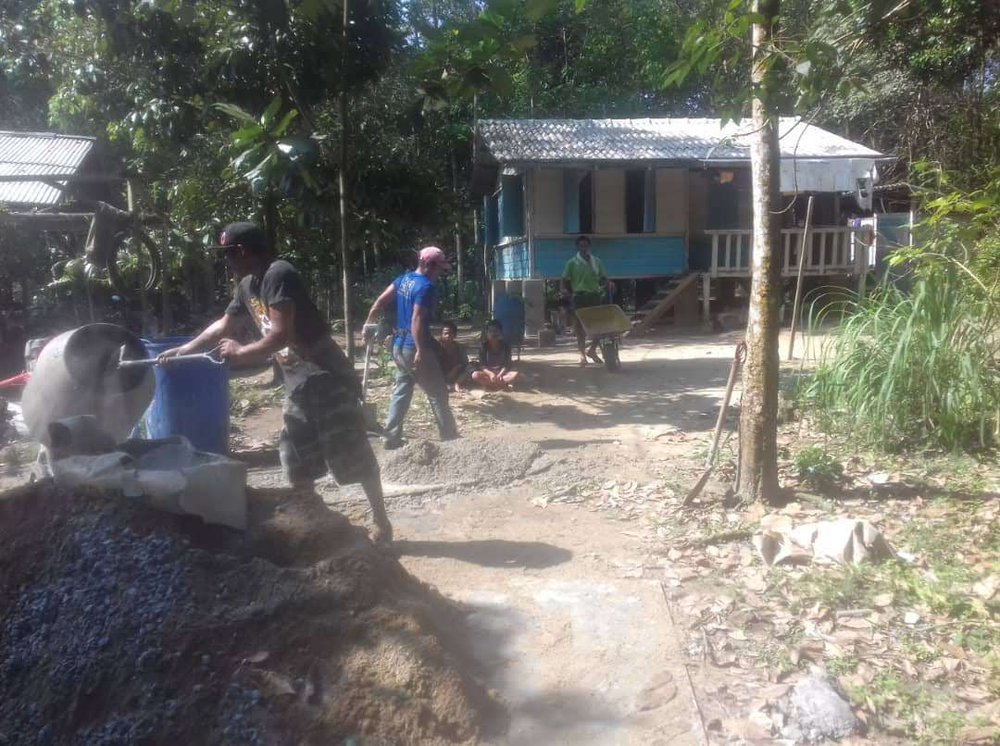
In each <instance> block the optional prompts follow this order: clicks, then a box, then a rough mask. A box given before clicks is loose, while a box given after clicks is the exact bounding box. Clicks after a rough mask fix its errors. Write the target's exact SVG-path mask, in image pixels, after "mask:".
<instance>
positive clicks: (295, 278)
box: [226, 259, 357, 382]
mask: <svg viewBox="0 0 1000 746" xmlns="http://www.w3.org/2000/svg"><path fill="white" fill-rule="evenodd" d="M282 303H291V304H293V307H294V308H295V329H294V336H293V338H292V340H291V341H290V343H289V348H290V349H289V350H282V351H281V352H279V353H276V354H275V358H276V359H277V360H278V362H279V363H280V364H281V366H282V368H284V369H285V372H286V375H287V374H289V373H291V372H293V371H294V372H295V373H299V372H301V373H303V374H307V373H308V370H305V369H304V370H302V371H298V370H294V369H297V368H303V367H304V368H308V366H302V365H301V363H303V362H305V363H311V364H313V365H317V366H319V367H320V368H323V369H324V370H327V371H329V372H331V373H336V374H339V375H341V376H343V377H345V378H349V379H351V380H353V381H355V382H356V380H357V376H356V375H355V374H354V368H353V367H351V364H350V361H348V360H347V356H346V355H344V353H343V352H342V351H341V350H340V348H339V347H337V345H336V344H335V343H334V341H333V340H332V339H331V338H330V328H329V327H328V326H327V324H326V322H325V321H324V320H323V317H322V316H321V315H320V312H319V309H317V308H316V305H315V304H314V303H313V302H312V300H311V299H310V298H309V294H308V293H307V292H306V288H305V283H303V282H302V276H301V275H300V274H299V273H298V270H296V269H295V267H293V266H292V265H291V264H289V263H288V262H286V261H285V260H284V259H275V260H274V261H273V262H271V266H269V267H268V268H267V271H266V272H264V274H263V275H262V276H259V277H258V276H256V275H247V276H246V277H244V278H243V279H242V280H240V282H239V285H238V286H237V288H236V295H235V296H234V297H233V299H232V301H231V302H230V303H229V306H228V307H227V308H226V313H227V314H230V315H232V316H239V315H242V314H248V315H249V316H250V318H251V320H252V321H253V323H254V326H256V327H257V330H258V331H259V332H260V333H261V335H262V336H267V334H268V333H269V332H270V331H271V318H270V316H269V315H268V309H270V308H271V307H272V306H277V305H280V304H282ZM290 353H294V354H290ZM296 377H298V376H296Z"/></svg>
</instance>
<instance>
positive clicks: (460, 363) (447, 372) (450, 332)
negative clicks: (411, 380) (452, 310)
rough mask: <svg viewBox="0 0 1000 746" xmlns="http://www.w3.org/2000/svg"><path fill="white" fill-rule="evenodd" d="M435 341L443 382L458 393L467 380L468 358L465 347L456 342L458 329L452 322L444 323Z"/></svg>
mask: <svg viewBox="0 0 1000 746" xmlns="http://www.w3.org/2000/svg"><path fill="white" fill-rule="evenodd" d="M437 341H438V355H439V360H440V362H441V372H442V373H444V380H445V381H447V383H448V385H449V386H450V387H452V389H454V390H455V391H458V389H459V388H460V387H461V386H462V385H463V384H465V383H467V382H468V380H469V356H468V355H466V354H465V347H463V346H462V344H461V343H460V342H459V341H458V327H457V326H455V322H454V321H446V322H444V324H442V325H441V336H440V337H438V340H437Z"/></svg>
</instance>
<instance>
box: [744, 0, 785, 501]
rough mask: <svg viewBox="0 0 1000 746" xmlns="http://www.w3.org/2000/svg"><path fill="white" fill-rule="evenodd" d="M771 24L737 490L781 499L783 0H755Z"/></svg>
mask: <svg viewBox="0 0 1000 746" xmlns="http://www.w3.org/2000/svg"><path fill="white" fill-rule="evenodd" d="M753 9H754V12H755V13H760V14H761V15H762V16H763V17H764V19H765V22H764V23H755V24H754V26H753V50H754V51H753V57H752V63H751V64H752V68H751V79H752V82H753V87H754V94H753V99H752V102H751V109H752V114H753V134H752V135H751V138H752V139H751V143H750V159H751V165H752V168H753V261H752V267H751V271H752V273H753V275H752V279H751V286H750V311H749V315H748V319H747V333H746V343H747V361H746V367H745V368H744V373H743V401H742V405H741V407H740V467H741V468H740V481H739V484H738V485H737V486H736V489H737V492H738V493H739V494H740V495H741V496H742V497H743V498H744V499H746V500H759V499H764V500H768V501H771V500H774V499H776V498H777V495H778V465H777V458H778V446H777V431H778V302H779V301H780V299H781V268H780V265H779V256H778V253H779V252H778V243H779V242H778V237H779V220H778V218H779V216H778V215H777V214H776V210H775V208H776V207H777V206H778V191H779V182H778V180H779V168H778V158H779V150H778V115H777V111H776V110H775V108H776V107H775V106H774V105H773V104H772V103H771V101H772V100H773V95H774V92H773V91H769V88H768V87H769V86H773V85H774V84H775V83H774V76H773V75H770V74H769V72H768V71H769V69H770V67H771V66H772V65H773V64H774V60H773V59H772V57H773V55H772V52H771V44H772V34H773V33H774V31H775V27H776V25H777V22H778V12H779V9H780V0H755V1H754V4H753Z"/></svg>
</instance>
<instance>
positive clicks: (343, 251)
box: [337, 0, 354, 361]
mask: <svg viewBox="0 0 1000 746" xmlns="http://www.w3.org/2000/svg"><path fill="white" fill-rule="evenodd" d="M342 2H343V5H344V17H343V31H342V35H341V40H340V43H341V44H342V45H343V49H342V50H341V56H340V101H339V109H340V173H339V175H338V178H337V181H338V182H339V183H338V187H339V191H340V264H341V277H342V280H343V286H344V337H345V338H346V345H345V348H344V352H346V353H347V357H348V359H350V360H351V361H353V360H354V332H353V329H352V328H351V325H352V322H353V321H354V319H352V318H351V262H350V251H349V250H348V246H347V174H346V172H347V75H346V71H347V24H348V11H349V6H350V3H349V2H348V0H342Z"/></svg>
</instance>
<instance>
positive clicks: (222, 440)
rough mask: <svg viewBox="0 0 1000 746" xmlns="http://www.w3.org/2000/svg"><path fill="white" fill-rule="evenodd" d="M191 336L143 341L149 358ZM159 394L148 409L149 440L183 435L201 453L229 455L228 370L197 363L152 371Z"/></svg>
mask: <svg viewBox="0 0 1000 746" xmlns="http://www.w3.org/2000/svg"><path fill="white" fill-rule="evenodd" d="M190 340H191V338H190V337H164V338H162V339H152V340H146V339H144V340H143V344H144V345H145V346H146V351H147V352H148V353H149V356H150V357H156V356H157V355H159V354H160V353H161V352H164V351H165V350H169V349H171V348H173V347H178V346H180V345H182V344H184V343H185V342H189V341H190ZM153 371H154V373H155V375H156V393H155V394H154V395H153V403H152V404H150V405H149V409H147V410H146V416H145V419H144V424H145V426H146V437H147V438H151V439H156V438H168V437H170V436H172V435H183V436H184V437H185V438H187V439H188V440H190V441H191V443H192V445H194V447H195V448H197V449H198V450H199V451H208V452H209V453H222V454H225V453H229V371H228V370H227V369H226V366H224V365H214V364H212V363H211V362H209V361H207V360H205V361H201V360H198V361H195V362H185V363H178V364H176V365H169V366H160V365H158V366H156V367H155V368H153Z"/></svg>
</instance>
